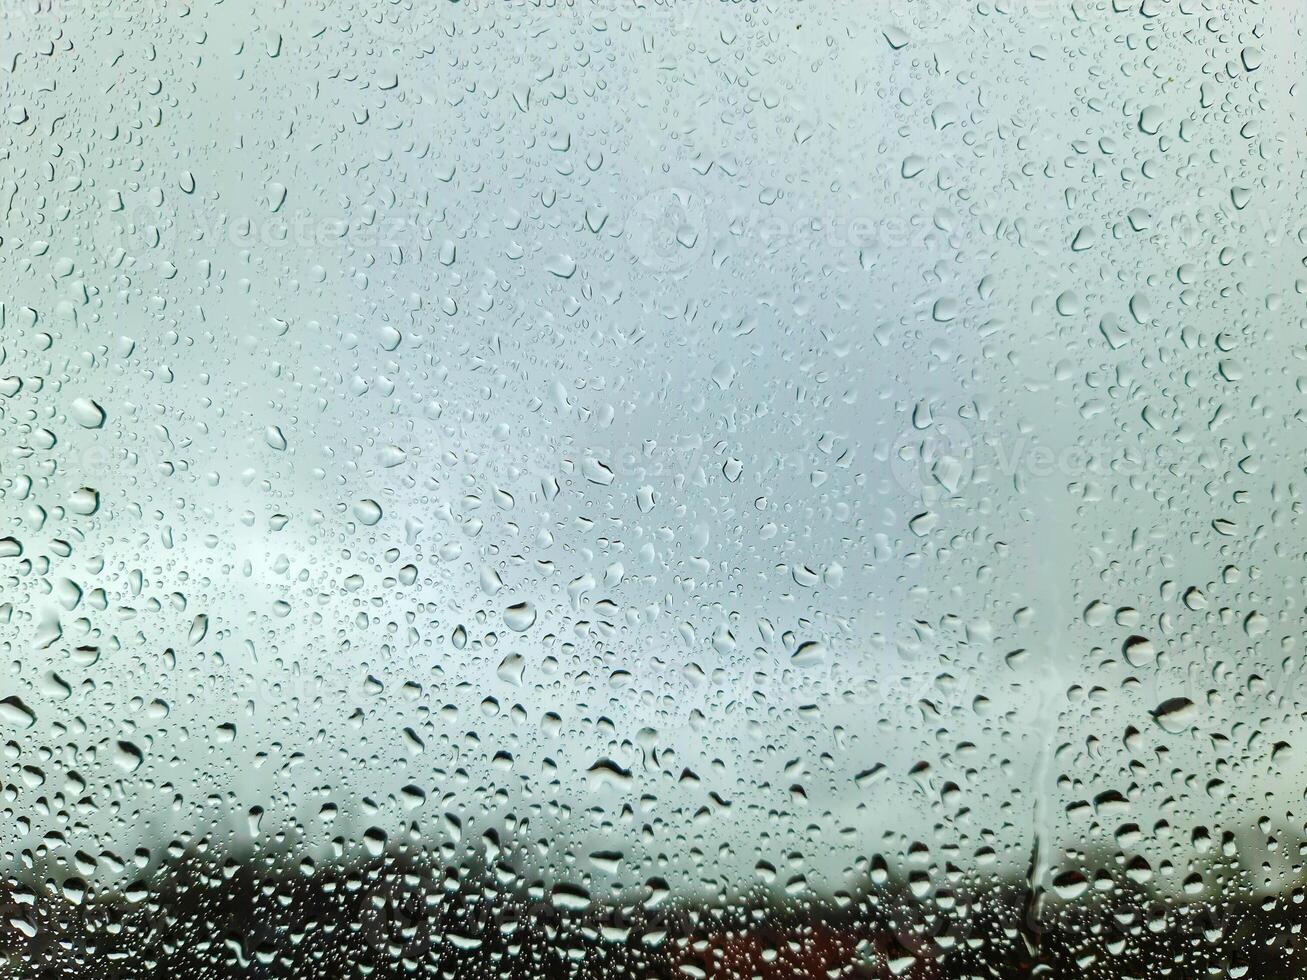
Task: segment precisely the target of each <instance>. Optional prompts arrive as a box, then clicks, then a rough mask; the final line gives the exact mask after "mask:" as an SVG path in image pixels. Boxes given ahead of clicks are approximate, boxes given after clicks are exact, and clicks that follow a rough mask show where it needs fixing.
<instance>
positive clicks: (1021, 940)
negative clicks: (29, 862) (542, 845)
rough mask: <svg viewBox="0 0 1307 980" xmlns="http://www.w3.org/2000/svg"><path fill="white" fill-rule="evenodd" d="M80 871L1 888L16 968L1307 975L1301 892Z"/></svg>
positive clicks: (276, 972) (292, 867)
mask: <svg viewBox="0 0 1307 980" xmlns="http://www.w3.org/2000/svg"><path fill="white" fill-rule="evenodd" d="M81 889H82V883H81V882H80V881H78V880H77V879H75V878H74V879H71V880H67V879H66V880H64V881H62V882H60V883H59V884H58V885H55V884H54V883H53V882H41V881H40V880H39V876H37V879H36V880H34V881H32V882H30V883H26V884H24V883H19V882H17V881H10V882H8V884H6V885H3V886H0V922H3V926H2V927H0V954H3V957H4V961H3V962H2V963H0V976H4V977H14V978H24V980H27V978H53V977H88V978H106V980H108V978H153V977H159V978H163V977H170V978H176V980H222V978H229V977H230V978H236V977H241V978H273V977H276V978H310V977H312V978H329V980H345V978H352V977H360V978H362V977H378V978H388V977H446V978H473V977H476V978H489V977H495V978H503V980H517V978H522V980H527V978H531V980H538V978H554V977H557V978H563V977H570V978H606V977H614V978H617V977H669V978H670V977H691V978H695V977H723V978H728V977H729V978H739V980H749V978H760V980H780V978H794V977H804V978H808V977H811V978H824V977H825V978H839V977H852V978H879V977H902V978H908V980H945V978H963V977H978V978H979V977H984V978H999V980H1006V978H1017V977H1023V978H1024V977H1078V978H1089V977H1103V978H1112V980H1118V978H1128V977H1136V978H1141V980H1142V978H1153V977H1170V978H1201V977H1230V978H1239V977H1245V976H1246V977H1251V978H1280V977H1303V976H1307V958H1304V957H1303V955H1302V954H1301V952H1300V951H1299V949H1298V948H1297V944H1298V942H1299V937H1298V931H1299V928H1300V927H1301V925H1302V924H1303V922H1304V918H1305V917H1304V915H1303V911H1302V910H1303V906H1302V904H1301V898H1302V892H1301V891H1297V892H1294V893H1292V894H1291V895H1290V896H1289V897H1288V899H1286V900H1279V901H1269V900H1256V901H1254V900H1251V899H1240V898H1238V897H1236V896H1232V895H1229V894H1222V897H1221V903H1220V906H1219V907H1215V906H1212V905H1209V904H1204V903H1201V902H1193V903H1188V904H1185V903H1182V902H1177V901H1175V900H1167V899H1164V898H1162V897H1159V896H1158V895H1156V894H1151V893H1148V892H1146V891H1145V890H1143V889H1142V888H1133V889H1121V888H1114V889H1112V891H1111V894H1110V895H1103V894H1096V893H1095V892H1094V891H1088V892H1086V893H1085V894H1083V895H1080V896H1077V898H1076V900H1074V901H1058V902H1056V903H1054V902H1051V901H1048V899H1050V898H1051V896H1043V897H1042V898H1039V900H1038V901H1034V900H1033V899H1035V898H1036V896H1032V895H1031V894H1029V890H1028V889H1026V888H1024V887H1022V886H1020V885H1019V884H1002V883H995V884H992V885H990V886H988V887H986V888H983V889H975V888H973V889H970V890H966V889H963V888H961V887H956V888H955V887H936V888H934V889H932V890H931V891H930V893H929V894H922V892H921V889H919V888H918V889H913V888H909V887H908V886H907V885H906V884H905V883H904V882H900V881H895V880H892V879H885V880H884V883H883V884H882V885H880V886H874V885H872V884H870V883H868V884H867V886H866V887H865V889H863V890H862V891H861V892H860V893H859V894H857V895H843V896H840V897H838V898H824V899H823V898H815V897H812V896H811V895H807V896H786V895H783V894H782V895H779V896H778V895H777V894H776V893H774V892H764V891H761V890H760V891H759V892H758V893H757V894H756V895H753V896H746V897H744V898H742V899H739V900H736V901H729V902H721V903H715V904H702V903H695V902H687V901H684V900H681V899H678V897H677V895H676V894H675V892H674V891H665V890H663V889H660V888H657V887H655V888H654V889H653V890H652V893H651V894H647V895H646V897H645V898H644V899H642V900H639V901H631V900H629V898H622V897H618V896H612V897H611V898H609V899H606V898H605V897H604V896H596V895H589V894H586V893H584V892H581V891H579V890H575V889H567V888H557V887H555V888H547V887H546V886H545V885H544V884H543V883H542V882H531V881H528V880H525V879H522V878H520V877H517V876H514V875H512V874H510V873H507V872H506V871H505V868H504V866H503V865H502V864H499V863H495V864H492V863H488V862H487V861H485V860H484V859H482V858H480V857H477V856H474V855H469V856H468V857H467V859H466V860H461V861H460V862H459V864H458V865H457V866H456V867H445V868H441V867H438V866H436V865H435V864H434V863H433V862H431V861H430V860H429V859H425V858H423V859H414V858H412V857H410V856H407V855H406V854H405V853H403V852H400V853H389V854H386V855H384V856H379V857H376V858H373V859H371V860H369V861H367V862H363V863H355V864H350V863H349V862H344V861H342V862H340V863H335V864H330V865H326V864H323V865H316V866H315V865H311V864H310V863H307V862H305V861H303V860H301V859H295V858H293V857H291V856H290V855H289V854H288V853H282V854H280V855H274V854H264V855H245V856H241V857H233V856H222V855H220V854H218V853H216V852H215V851H212V850H207V849H199V848H188V849H185V850H181V851H179V852H177V853H176V854H175V856H174V857H173V858H171V859H170V860H168V861H167V862H166V863H165V864H164V865H162V866H161V867H160V868H159V869H158V870H157V871H156V872H154V873H152V874H151V875H150V876H149V877H148V879H146V880H145V881H142V882H140V883H138V884H137V885H134V886H132V887H130V888H127V889H125V890H123V891H122V892H115V893H113V894H112V895H106V896H99V897H95V898H88V897H86V895H84V894H83V893H82V891H81Z"/></svg>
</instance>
